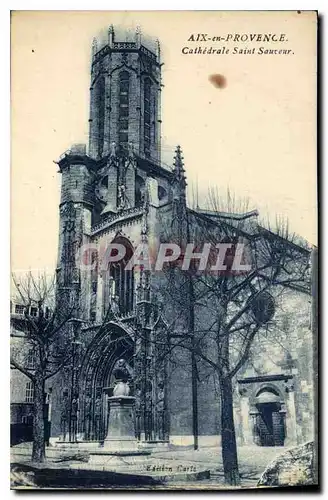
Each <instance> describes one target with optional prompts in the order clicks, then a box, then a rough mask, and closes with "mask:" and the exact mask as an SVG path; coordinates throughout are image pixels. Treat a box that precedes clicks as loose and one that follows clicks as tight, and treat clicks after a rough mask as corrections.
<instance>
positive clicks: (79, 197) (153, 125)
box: [49, 26, 313, 446]
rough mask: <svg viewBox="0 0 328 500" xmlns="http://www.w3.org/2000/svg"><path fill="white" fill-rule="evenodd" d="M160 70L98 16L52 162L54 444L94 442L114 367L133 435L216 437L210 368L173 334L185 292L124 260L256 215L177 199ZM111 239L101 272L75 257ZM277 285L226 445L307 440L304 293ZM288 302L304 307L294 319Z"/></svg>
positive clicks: (182, 191)
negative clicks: (58, 358)
mask: <svg viewBox="0 0 328 500" xmlns="http://www.w3.org/2000/svg"><path fill="white" fill-rule="evenodd" d="M161 68H162V60H161V49H160V44H159V42H158V41H157V40H154V41H149V40H148V39H147V40H144V38H143V36H142V35H141V33H140V31H139V30H137V31H136V33H134V34H133V36H132V37H131V36H130V37H121V39H119V38H118V37H117V34H116V32H115V29H114V28H113V27H112V26H111V27H110V28H109V29H108V33H107V34H106V39H105V40H94V42H93V45H92V61H91V83H90V117H89V144H88V147H87V146H86V145H85V144H75V145H72V147H71V148H70V150H68V151H66V152H65V153H64V154H62V156H61V157H60V159H59V160H58V167H59V172H60V176H61V199H60V206H59V211H60V219H59V246H58V265H57V270H56V273H57V306H59V307H60V304H63V305H64V304H67V303H73V304H74V317H73V318H72V320H71V321H70V322H69V328H68V332H67V335H68V338H69V339H70V343H71V346H72V349H73V355H72V357H71V358H70V361H69V363H68V364H67V365H66V366H65V367H64V368H63V369H62V370H61V371H60V372H59V373H58V374H57V375H56V376H55V377H54V378H53V379H51V380H49V386H51V390H50V392H51V439H52V440H54V441H57V442H58V441H59V442H67V441H70V442H72V441H73V442H90V443H92V442H98V443H99V442H101V441H102V440H103V439H104V437H105V435H106V432H107V422H108V404H107V398H108V395H109V396H110V395H111V394H112V393H113V389H114V377H113V373H114V372H115V370H116V371H117V369H118V367H119V366H120V365H124V373H126V374H128V375H127V378H128V379H129V384H130V387H131V393H132V394H133V396H134V397H135V428H136V436H137V438H138V439H139V440H140V442H142V443H146V444H147V443H148V444H149V445H151V444H153V445H154V446H155V445H156V443H162V444H163V443H164V444H165V443H169V442H171V443H174V444H177V445H190V444H193V443H194V444H195V442H198V441H199V443H200V444H201V443H205V444H211V443H212V444H217V443H218V442H219V440H220V437H219V436H220V432H221V420H220V397H219V391H218V380H217V373H216V372H215V371H213V370H211V365H210V364H209V365H208V364H206V363H205V361H204V359H205V355H203V356H202V357H200V358H197V357H196V356H195V354H194V351H192V350H188V349H186V348H183V346H182V344H181V345H179V342H180V340H179V339H180V338H181V337H183V336H187V335H189V331H190V321H191V320H190V314H191V309H190V308H191V307H192V305H193V302H192V300H191V298H190V293H189V292H188V289H185V287H184V290H183V294H184V297H183V300H180V299H181V297H180V298H179V297H176V296H175V295H174V293H173V292H172V291H170V290H171V288H170V287H172V283H171V282H170V279H169V278H168V275H166V273H165V271H163V272H157V271H156V270H154V269H145V268H143V267H142V266H139V267H138V268H137V267H136V268H133V267H132V268H129V269H128V268H126V264H127V262H128V260H129V259H131V257H132V255H133V252H134V249H135V248H136V247H137V246H138V245H139V244H147V245H148V247H149V248H151V249H155V248H157V245H158V243H159V242H162V241H168V239H169V241H174V242H176V243H179V244H181V242H187V241H191V240H190V234H189V233H190V231H192V233H193V234H195V232H196V233H197V228H204V227H206V228H210V229H209V231H210V232H211V235H213V234H219V233H222V230H223V229H222V228H228V229H227V231H228V230H229V231H231V234H233V235H234V237H236V235H237V236H238V237H240V236H241V235H242V237H243V238H246V240H247V238H248V237H250V236H249V235H254V233H255V232H256V228H257V227H258V222H257V220H258V213H257V211H256V210H254V211H251V212H247V213H242V214H235V213H223V212H222V213H221V212H215V211H210V210H205V209H200V208H199V207H196V208H193V209H191V208H188V206H187V201H186V187H187V179H186V170H185V167H184V163H183V155H182V150H181V147H180V146H177V147H176V150H175V153H174V157H173V158H172V168H168V167H167V166H165V165H164V164H163V163H162V161H161V93H162V91H163V84H162V77H161ZM186 221H188V222H187V223H186ZM229 228H230V229H229ZM168 231H169V232H170V234H169V235H167V234H166V233H167V232H168ZM200 239H201V238H200ZM221 241H222V238H221ZM113 243H114V244H120V245H123V247H124V249H125V254H124V257H123V258H122V259H121V260H119V261H117V262H111V263H110V265H108V266H107V268H102V269H101V270H100V269H99V266H97V265H96V263H95V262H93V261H92V258H91V261H92V262H91V263H92V264H95V265H90V266H89V267H88V266H81V265H79V264H80V263H79V261H78V259H77V255H78V250H79V249H80V248H82V247H85V248H86V247H89V248H91V250H92V249H93V250H92V252H93V254H94V253H97V255H98V256H99V254H101V252H103V253H104V252H106V249H107V248H108V245H110V244H113ZM154 251H155V250H154ZM293 251H296V252H298V253H299V254H300V255H302V258H305V259H306V258H307V252H306V251H305V250H304V251H303V249H302V248H301V247H297V248H296V245H294V247H293ZM92 252H91V253H92ZM93 254H92V255H93ZM170 276H171V275H170ZM174 276H175V275H174V273H173V277H174ZM171 277H172V276H171ZM178 280H179V277H178V273H177V279H176V281H178ZM287 295H288V300H287V299H286V300H287V302H288V307H286V309H287V312H286V311H285V315H284V317H283V318H282V321H283V323H284V328H282V330H283V332H284V335H285V336H284V339H283V341H279V343H277V346H276V347H272V338H271V337H269V338H263V339H262V341H260V340H259V341H258V342H256V343H255V346H254V347H253V349H252V352H251V354H250V358H249V361H248V362H247V363H246V364H245V365H243V366H242V367H241V369H240V371H238V372H237V373H236V375H235V377H234V382H233V383H234V390H233V391H234V392H233V394H234V401H233V405H234V415H235V426H236V435H237V441H238V443H239V444H257V445H260V446H261V445H262V446H275V445H277V446H281V445H284V444H288V443H297V442H303V441H305V440H308V439H310V438H311V437H312V433H313V429H312V427H313V423H312V421H313V409H312V406H313V397H312V389H313V387H312V376H313V373H312V369H311V363H312V360H311V351H312V338H311V330H310V319H309V317H310V296H309V294H308V292H307V291H306V290H305V289H303V288H302V287H301V286H299V287H295V288H292V289H289V290H288V293H287ZM213 304H214V301H212V302H211V301H210V299H208V298H207V299H206V301H205V309H204V305H203V304H202V306H201V305H200V304H198V306H197V308H194V310H193V313H192V314H193V315H194V316H195V318H194V322H193V327H194V325H195V324H197V329H198V330H197V331H204V330H205V329H206V328H208V325H209V324H210V323H211V320H212V318H213V317H214V316H215V311H214V312H213V307H212V306H213ZM201 307H203V309H201ZM295 310H297V311H299V310H301V311H304V314H303V316H302V318H301V320H302V321H300V322H299V323H301V324H299V323H298V322H297V321H295V317H294V316H295V315H294V314H293V311H295ZM282 335H283V334H282ZM212 340H213V339H212V338H211V335H210V334H209V335H207V336H206V337H205V336H204V340H203V342H204V347H203V349H204V350H203V351H202V352H206V353H207V354H208V356H209V357H210V356H211V355H213V356H215V355H214V354H213V352H214V351H213V345H212V344H211V342H212ZM284 342H285V343H284ZM282 344H283V345H284V348H281V345H282ZM286 346H287V347H286ZM173 347H174V348H173ZM170 353H171V354H172V355H170ZM268 353H270V356H269V354H268Z"/></svg>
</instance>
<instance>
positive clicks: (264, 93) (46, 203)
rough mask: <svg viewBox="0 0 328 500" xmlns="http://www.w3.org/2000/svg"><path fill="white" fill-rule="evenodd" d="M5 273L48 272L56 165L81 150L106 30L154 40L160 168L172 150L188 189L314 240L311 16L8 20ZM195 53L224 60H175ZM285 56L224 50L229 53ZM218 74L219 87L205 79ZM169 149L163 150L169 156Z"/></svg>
mask: <svg viewBox="0 0 328 500" xmlns="http://www.w3.org/2000/svg"><path fill="white" fill-rule="evenodd" d="M11 23H12V42H11V44H12V46H11V102H12V158H11V232H12V235H11V261H12V262H11V266H12V269H13V270H27V269H38V270H43V269H46V270H51V269H54V268H55V266H56V258H57V247H58V211H59V210H58V204H59V196H60V174H59V173H58V166H57V165H56V164H55V163H54V161H56V160H58V158H59V156H60V155H61V154H62V153H63V152H64V151H65V150H67V149H69V148H70V146H71V144H74V143H81V142H85V143H88V118H89V116H88V113H89V86H90V57H91V44H92V39H93V37H94V36H97V34H98V33H99V32H100V31H101V30H103V29H105V30H106V29H107V27H108V26H109V25H110V24H113V25H114V26H115V25H117V26H121V27H127V28H130V29H131V28H132V29H133V28H134V27H136V26H137V25H140V26H141V30H142V31H143V32H144V33H146V34H147V35H150V36H154V37H158V39H159V40H160V43H161V50H162V60H163V62H164V66H163V67H162V77H163V84H164V88H163V92H162V143H163V146H164V147H163V155H162V157H163V160H164V161H165V162H166V163H169V161H170V158H171V156H172V160H173V150H174V147H175V146H176V145H177V144H180V145H181V147H182V150H183V153H184V161H185V169H186V173H187V178H188V184H189V189H191V187H192V185H195V184H196V183H197V185H198V189H199V191H200V201H201V195H202V193H203V194H206V193H207V191H208V188H209V186H217V187H218V190H219V193H222V197H224V196H225V193H226V190H227V187H229V189H230V190H231V191H232V192H233V193H234V194H235V196H236V198H237V199H238V198H241V199H244V198H245V197H247V198H249V200H250V201H249V209H252V208H257V209H258V210H259V211H260V214H261V217H262V218H267V217H270V218H271V219H274V218H275V217H276V215H279V216H282V217H285V218H288V221H289V227H290V229H291V230H292V231H295V232H296V233H298V234H299V235H301V236H303V237H304V238H306V239H307V240H308V241H309V242H310V243H312V244H316V240H317V234H316V229H317V222H316V217H317V214H316V210H317V209H316V141H317V137H316V18H315V14H314V13H311V12H302V14H297V12H211V11H208V12H196V11H193V12H186V11H181V12H179V11H176V12H135V13H133V12H117V11H116V12H99V11H98V12H96V11H92V12H88V11H83V12H79V11H74V12H69V11H16V12H14V13H13V14H12V19H11ZM197 33H207V34H209V35H210V36H226V34H228V33H230V34H249V33H256V34H258V33H259V34H261V33H262V34H263V33H271V34H273V33H277V34H285V35H286V36H285V38H286V39H287V41H286V42H282V43H276V44H275V46H273V44H272V43H271V44H265V43H253V42H250V41H249V42H244V43H237V42H236V43H234V42H232V41H229V42H225V41H223V42H212V41H210V42H205V43H204V42H203V43H202V42H199V43H196V42H191V41H188V38H190V35H191V34H197ZM198 46H202V47H207V48H209V47H210V46H213V47H215V48H219V47H221V48H222V47H224V46H225V48H226V49H227V48H229V49H230V53H229V54H221V55H218V54H183V53H182V48H183V47H189V48H195V47H198ZM235 46H237V47H238V49H239V48H243V49H245V48H252V47H254V46H255V48H256V50H257V49H258V47H259V46H265V48H278V49H280V48H283V49H285V48H286V49H291V51H292V54H291V55H288V56H287V55H257V54H237V55H234V54H231V52H232V51H233V48H234V47H235ZM213 74H220V75H223V76H224V78H225V81H226V85H225V87H224V88H217V87H216V86H215V85H213V83H212V81H211V79H210V76H211V75H213ZM171 152H172V153H171Z"/></svg>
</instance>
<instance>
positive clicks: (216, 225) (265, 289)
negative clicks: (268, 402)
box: [165, 190, 310, 485]
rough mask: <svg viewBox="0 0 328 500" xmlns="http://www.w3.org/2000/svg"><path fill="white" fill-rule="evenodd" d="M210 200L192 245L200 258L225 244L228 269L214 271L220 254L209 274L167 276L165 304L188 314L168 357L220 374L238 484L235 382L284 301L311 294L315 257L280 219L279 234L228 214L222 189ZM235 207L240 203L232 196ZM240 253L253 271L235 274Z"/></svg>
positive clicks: (228, 450) (231, 467)
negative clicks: (182, 352)
mask: <svg viewBox="0 0 328 500" xmlns="http://www.w3.org/2000/svg"><path fill="white" fill-rule="evenodd" d="M209 199H210V201H211V202H212V210H206V211H205V210H204V211H202V210H197V212H194V211H188V213H187V217H186V224H187V239H186V243H192V244H194V247H195V249H197V251H198V252H199V251H200V249H201V248H202V246H203V244H204V243H210V244H211V248H215V245H217V244H218V243H223V244H226V245H227V252H226V256H225V259H224V266H223V268H222V266H221V270H215V271H212V269H213V268H212V266H213V264H214V263H215V262H216V261H217V258H218V253H215V252H214V254H213V253H212V254H210V256H209V265H208V266H207V268H206V269H205V270H204V271H202V272H197V266H195V267H194V268H192V267H191V268H190V269H189V270H188V271H184V270H183V269H182V268H180V267H179V266H178V267H177V266H175V267H174V269H172V268H171V267H170V268H168V269H167V270H166V271H165V272H166V274H167V277H168V279H167V283H168V286H167V288H166V292H167V293H166V297H165V301H171V302H172V301H173V302H174V303H175V304H178V305H179V306H180V307H178V308H177V309H178V311H181V310H183V311H189V322H188V326H187V328H186V330H187V331H184V332H181V335H175V338H176V339H178V340H176V343H175V344H174V343H173V344H172V343H171V346H170V349H169V351H170V352H172V351H173V350H174V348H177V347H179V348H184V349H187V350H189V351H191V352H192V353H193V355H194V356H195V357H196V360H198V361H200V360H201V361H202V362H203V363H204V362H205V363H207V364H208V365H209V366H211V367H212V369H213V371H214V372H215V373H216V374H217V377H218V380H219V387H220V400H221V443H222V458H223V467H224V476H225V481H226V483H228V484H231V485H236V484H238V483H239V481H240V480H239V471H238V457H237V445H236V436H235V427H234V418H233V379H234V377H235V376H236V374H237V373H238V372H239V370H240V369H241V368H242V367H243V366H244V365H245V363H246V362H247V360H248V359H249V356H250V351H251V347H252V345H253V343H254V339H255V338H256V336H257V334H259V333H260V332H264V331H265V332H266V334H267V335H268V332H269V331H270V330H271V331H272V330H273V329H274V327H275V323H274V316H275V312H276V308H277V306H276V303H277V298H278V296H279V295H281V294H282V293H284V290H286V289H290V288H292V289H295V290H301V291H306V292H307V293H309V275H308V264H309V257H310V252H309V249H308V248H307V246H306V245H304V244H302V245H300V239H299V238H296V237H295V235H291V234H290V232H289V230H288V225H287V224H286V223H285V222H284V221H283V220H281V219H278V220H277V227H276V228H275V230H272V228H270V227H266V228H265V227H263V226H261V225H259V223H258V222H257V217H256V216H257V213H256V212H255V211H254V212H249V213H248V214H246V215H243V214H241V215H240V216H239V215H237V214H235V215H234V214H231V212H225V213H223V214H222V213H221V212H220V211H219V210H218V207H219V203H218V200H217V196H216V192H215V190H211V191H210V193H209ZM230 202H231V203H233V204H235V200H234V199H232V197H231V196H230ZM165 239H166V241H172V235H171V236H170V235H168V234H167V235H165ZM240 243H242V244H243V246H240ZM302 243H303V242H302ZM229 245H230V247H229ZM241 248H242V249H243V252H244V256H243V258H242V259H241V261H240V262H241V263H242V262H243V264H244V265H245V264H249V270H247V271H239V270H238V269H235V268H234V262H235V259H236V258H237V257H238V255H237V254H238V252H239V253H240V249H241ZM245 254H246V257H245ZM239 257H240V255H239ZM173 275H174V276H173ZM177 276H179V278H178V279H177ZM205 312H206V314H205ZM179 314H180V312H179V313H178V315H179ZM178 315H177V316H176V325H178V324H179V318H178ZM204 317H205V318H206V319H204ZM171 328H172V326H171ZM213 353H215V354H213Z"/></svg>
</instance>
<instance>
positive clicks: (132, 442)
mask: <svg viewBox="0 0 328 500" xmlns="http://www.w3.org/2000/svg"><path fill="white" fill-rule="evenodd" d="M134 402H135V398H134V397H132V396H112V397H110V398H108V410H109V419H108V430H107V436H106V439H105V441H104V449H110V450H113V451H114V450H115V451H120V450H125V451H126V450H137V449H138V443H137V440H136V437H135V430H134Z"/></svg>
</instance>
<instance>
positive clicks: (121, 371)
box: [113, 359, 130, 396]
mask: <svg viewBox="0 0 328 500" xmlns="http://www.w3.org/2000/svg"><path fill="white" fill-rule="evenodd" d="M113 375H114V377H115V379H116V380H115V386H114V390H113V396H129V394H130V386H129V384H128V381H129V379H130V373H129V372H128V370H127V368H126V363H125V361H124V359H119V360H118V362H117V366H116V367H115V368H114V370H113Z"/></svg>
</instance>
